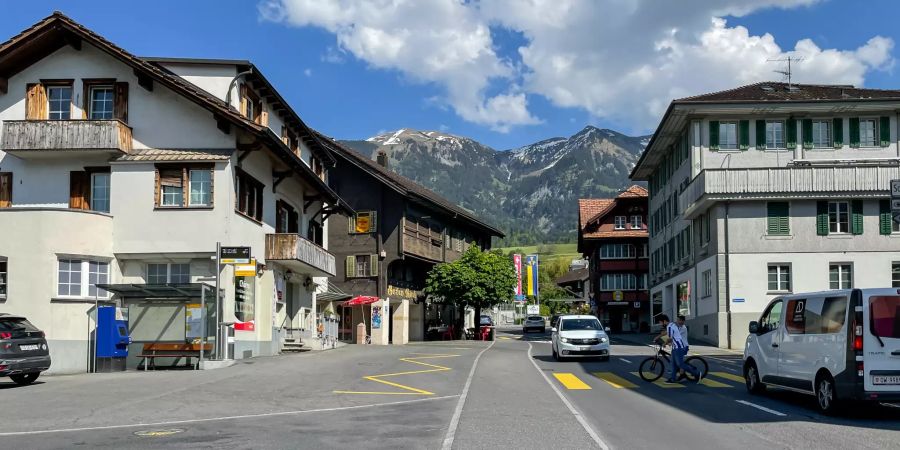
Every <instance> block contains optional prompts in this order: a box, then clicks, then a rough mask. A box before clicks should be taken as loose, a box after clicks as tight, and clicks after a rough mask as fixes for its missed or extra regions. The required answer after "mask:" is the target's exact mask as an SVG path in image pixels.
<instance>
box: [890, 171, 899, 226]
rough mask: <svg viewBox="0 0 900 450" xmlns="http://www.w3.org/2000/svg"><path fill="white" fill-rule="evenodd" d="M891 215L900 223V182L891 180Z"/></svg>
mask: <svg viewBox="0 0 900 450" xmlns="http://www.w3.org/2000/svg"><path fill="white" fill-rule="evenodd" d="M891 215H892V216H893V217H894V222H897V223H900V180H891Z"/></svg>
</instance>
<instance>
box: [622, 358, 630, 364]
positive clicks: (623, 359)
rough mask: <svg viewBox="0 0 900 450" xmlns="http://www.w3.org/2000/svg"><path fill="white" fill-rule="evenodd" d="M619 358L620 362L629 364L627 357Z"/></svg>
mask: <svg viewBox="0 0 900 450" xmlns="http://www.w3.org/2000/svg"><path fill="white" fill-rule="evenodd" d="M619 360H620V361H622V362H625V363H628V364H631V361H629V360H627V359H625V358H619Z"/></svg>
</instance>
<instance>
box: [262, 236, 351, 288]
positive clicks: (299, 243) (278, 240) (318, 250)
mask: <svg viewBox="0 0 900 450" xmlns="http://www.w3.org/2000/svg"><path fill="white" fill-rule="evenodd" d="M269 261H274V262H278V263H279V264H282V265H284V266H286V267H287V268H289V269H291V271H292V272H294V273H299V274H305V275H309V276H312V277H333V276H334V275H335V273H336V272H335V265H334V255H332V254H331V253H329V252H328V250H325V249H324V248H322V247H319V246H318V245H316V244H315V243H314V242H312V241H310V240H309V239H306V238H305V237H302V236H300V235H299V234H294V233H278V234H267V235H266V262H269Z"/></svg>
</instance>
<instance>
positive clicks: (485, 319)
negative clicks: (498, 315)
mask: <svg viewBox="0 0 900 450" xmlns="http://www.w3.org/2000/svg"><path fill="white" fill-rule="evenodd" d="M481 324H482V325H490V324H491V317H490V316H481Z"/></svg>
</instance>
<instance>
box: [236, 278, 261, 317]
mask: <svg viewBox="0 0 900 450" xmlns="http://www.w3.org/2000/svg"><path fill="white" fill-rule="evenodd" d="M255 283H256V271H255V270H254V271H253V275H252V276H237V275H236V276H235V277H234V317H235V319H237V320H236V321H235V324H234V329H235V330H243V331H253V330H255V329H256V325H255V323H256V321H255V319H256V311H255V309H256V286H255Z"/></svg>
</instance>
